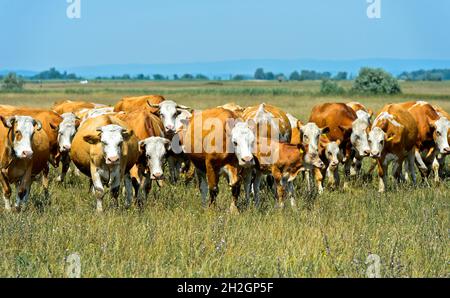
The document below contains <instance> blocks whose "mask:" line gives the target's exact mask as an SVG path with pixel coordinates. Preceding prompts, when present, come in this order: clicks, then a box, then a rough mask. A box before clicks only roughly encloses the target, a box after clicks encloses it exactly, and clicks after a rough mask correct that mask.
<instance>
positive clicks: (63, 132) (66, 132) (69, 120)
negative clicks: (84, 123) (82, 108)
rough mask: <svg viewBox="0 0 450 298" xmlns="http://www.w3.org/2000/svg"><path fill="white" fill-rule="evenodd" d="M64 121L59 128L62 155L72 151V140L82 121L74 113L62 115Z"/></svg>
mask: <svg viewBox="0 0 450 298" xmlns="http://www.w3.org/2000/svg"><path fill="white" fill-rule="evenodd" d="M61 117H62V118H63V121H62V122H61V123H60V124H59V127H58V145H59V151H60V152H61V153H66V152H69V151H70V148H71V144H72V139H73V137H74V136H75V133H76V132H77V129H78V126H79V125H80V119H79V118H78V117H77V116H75V114H74V113H64V114H62V115H61Z"/></svg>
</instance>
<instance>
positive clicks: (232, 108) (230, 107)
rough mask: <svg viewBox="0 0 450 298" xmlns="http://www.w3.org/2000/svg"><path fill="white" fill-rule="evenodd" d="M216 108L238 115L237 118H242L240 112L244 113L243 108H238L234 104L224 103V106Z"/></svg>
mask: <svg viewBox="0 0 450 298" xmlns="http://www.w3.org/2000/svg"><path fill="white" fill-rule="evenodd" d="M218 108H224V109H226V110H230V111H232V112H234V113H235V114H236V115H238V116H239V117H242V112H244V110H245V108H243V107H242V106H240V105H238V104H236V103H234V102H229V103H226V104H224V105H221V106H218Z"/></svg>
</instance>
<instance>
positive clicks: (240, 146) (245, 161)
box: [231, 122, 255, 166]
mask: <svg viewBox="0 0 450 298" xmlns="http://www.w3.org/2000/svg"><path fill="white" fill-rule="evenodd" d="M231 141H232V143H233V148H234V152H235V154H236V157H237V159H238V161H239V165H240V166H251V165H253V164H254V160H253V153H252V149H253V146H254V144H255V134H254V133H253V131H252V129H251V128H250V126H249V125H248V123H246V122H238V123H236V125H235V126H234V127H233V129H232V130H231Z"/></svg>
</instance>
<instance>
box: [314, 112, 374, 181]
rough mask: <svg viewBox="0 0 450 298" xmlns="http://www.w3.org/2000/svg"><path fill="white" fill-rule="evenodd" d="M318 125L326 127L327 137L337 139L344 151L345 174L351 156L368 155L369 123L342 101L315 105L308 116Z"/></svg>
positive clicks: (332, 139)
mask: <svg viewBox="0 0 450 298" xmlns="http://www.w3.org/2000/svg"><path fill="white" fill-rule="evenodd" d="M309 121H310V122H314V123H316V124H317V125H318V126H319V127H328V129H329V132H328V133H327V137H328V139H329V140H330V141H331V142H336V141H339V142H340V144H339V147H340V148H341V150H342V151H343V152H344V163H345V167H344V170H345V174H346V176H348V175H350V174H351V173H350V167H351V165H352V162H353V157H356V158H358V159H362V158H364V157H366V156H368V155H369V153H370V147H369V144H368V141H367V133H368V131H369V125H368V123H367V121H366V120H364V119H360V118H358V117H357V115H356V113H355V111H354V110H353V109H352V108H350V107H349V106H347V105H346V104H344V103H323V104H319V105H316V106H315V107H314V108H313V109H312V111H311V116H310V118H309Z"/></svg>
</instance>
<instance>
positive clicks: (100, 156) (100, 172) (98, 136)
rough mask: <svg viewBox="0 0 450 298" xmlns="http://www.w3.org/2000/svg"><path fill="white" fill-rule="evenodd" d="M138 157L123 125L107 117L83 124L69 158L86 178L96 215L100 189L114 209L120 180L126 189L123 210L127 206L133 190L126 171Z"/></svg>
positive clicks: (129, 132)
mask: <svg viewBox="0 0 450 298" xmlns="http://www.w3.org/2000/svg"><path fill="white" fill-rule="evenodd" d="M138 157H139V150H138V139H137V138H136V136H135V135H134V132H133V130H131V129H130V128H129V127H128V126H127V124H126V123H125V122H123V121H122V120H120V119H117V118H115V117H114V116H111V115H102V116H98V117H95V118H91V119H88V120H86V122H85V123H83V124H82V125H81V126H80V127H79V129H78V132H77V134H76V135H75V137H74V139H73V142H72V150H71V151H70V158H71V159H72V161H73V163H74V164H75V165H76V167H77V168H78V169H79V170H80V171H81V172H82V173H83V174H85V175H86V176H88V177H90V178H91V180H92V184H93V190H94V192H95V196H96V199H97V211H98V212H102V211H103V197H104V194H105V190H104V187H105V186H109V187H110V189H111V196H112V198H113V199H114V203H115V204H116V205H117V203H118V197H119V190H120V184H121V182H122V180H124V183H125V189H126V207H129V206H130V205H131V200H132V196H133V194H132V193H133V186H132V181H131V176H130V170H131V168H132V167H133V166H134V165H135V163H136V161H137V159H138Z"/></svg>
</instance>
